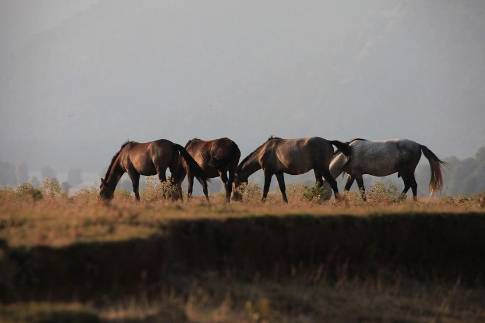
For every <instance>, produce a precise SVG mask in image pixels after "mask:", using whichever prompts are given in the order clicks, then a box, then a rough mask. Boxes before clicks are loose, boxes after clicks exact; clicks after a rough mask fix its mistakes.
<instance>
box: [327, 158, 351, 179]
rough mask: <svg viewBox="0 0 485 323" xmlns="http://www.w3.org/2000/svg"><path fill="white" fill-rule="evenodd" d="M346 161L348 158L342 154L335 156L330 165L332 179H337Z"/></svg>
mask: <svg viewBox="0 0 485 323" xmlns="http://www.w3.org/2000/svg"><path fill="white" fill-rule="evenodd" d="M347 161H348V157H347V156H345V155H344V154H342V153H339V154H337V156H335V157H334V158H333V159H332V162H331V163H330V173H331V174H332V177H333V178H337V177H338V176H339V175H340V174H342V172H343V170H344V166H345V164H346V163H347Z"/></svg>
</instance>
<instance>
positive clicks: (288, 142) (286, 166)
mask: <svg viewBox="0 0 485 323" xmlns="http://www.w3.org/2000/svg"><path fill="white" fill-rule="evenodd" d="M267 149H270V152H271V153H272V152H274V155H275V162H276V165H277V168H279V169H281V170H282V171H284V172H286V173H288V174H294V175H296V174H303V173H306V172H307V171H309V170H310V169H313V168H315V167H316V166H317V165H320V164H324V163H329V162H330V159H331V157H332V154H333V148H332V146H331V144H330V143H329V142H328V141H327V140H326V139H323V138H320V137H308V138H296V139H281V138H276V139H273V140H272V142H268V144H267Z"/></svg>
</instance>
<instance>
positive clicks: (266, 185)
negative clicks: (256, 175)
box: [261, 170, 273, 202]
mask: <svg viewBox="0 0 485 323" xmlns="http://www.w3.org/2000/svg"><path fill="white" fill-rule="evenodd" d="M272 177H273V173H272V172H270V171H268V170H265V171H264V188H263V197H262V198H261V201H262V202H264V201H266V197H267V196H268V192H269V185H270V184H271V178H272Z"/></svg>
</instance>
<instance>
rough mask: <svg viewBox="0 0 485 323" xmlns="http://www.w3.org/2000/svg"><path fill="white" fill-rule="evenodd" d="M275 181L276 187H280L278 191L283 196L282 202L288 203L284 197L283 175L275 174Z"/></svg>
mask: <svg viewBox="0 0 485 323" xmlns="http://www.w3.org/2000/svg"><path fill="white" fill-rule="evenodd" d="M276 179H277V180H278V185H279V186H280V191H281V195H282V196H283V201H285V202H286V203H288V198H287V197H286V186H285V175H284V174H283V173H277V174H276Z"/></svg>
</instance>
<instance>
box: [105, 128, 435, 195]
mask: <svg viewBox="0 0 485 323" xmlns="http://www.w3.org/2000/svg"><path fill="white" fill-rule="evenodd" d="M334 146H335V147H336V150H334ZM421 154H424V156H425V157H426V158H427V159H428V161H429V164H430V167H431V179H430V184H429V186H430V190H431V192H432V193H433V192H434V191H437V190H440V189H441V188H442V185H443V177H442V170H441V166H442V164H444V162H443V161H441V160H440V159H439V158H438V157H437V156H436V155H435V154H434V153H433V152H432V151H431V150H430V149H428V148H427V147H426V146H424V145H421V144H419V143H416V142H414V141H411V140H406V139H405V140H397V139H394V140H385V141H369V140H365V139H361V138H357V139H354V140H352V141H349V142H341V141H337V140H332V141H330V140H326V139H324V138H320V137H309V138H300V139H283V138H279V137H270V138H268V140H266V142H264V143H263V144H262V145H260V146H259V147H258V148H256V149H255V150H254V151H253V152H252V153H250V154H249V155H248V156H247V157H246V158H244V159H243V160H242V161H241V162H239V159H240V157H241V152H240V150H239V148H238V146H237V144H236V143H235V142H234V141H232V140H231V139H229V138H220V139H214V140H201V139H198V138H194V139H192V140H190V141H189V142H187V144H186V145H185V147H182V146H181V145H178V144H176V143H173V142H171V141H169V140H166V139H160V140H156V141H151V142H147V143H138V142H133V141H128V142H126V143H124V144H123V145H122V146H121V148H120V150H119V151H118V152H117V153H116V154H115V155H114V156H113V158H112V160H111V163H110V165H109V167H108V170H107V172H106V175H105V177H104V178H102V179H101V185H100V193H99V194H100V197H101V198H102V199H104V200H110V199H112V198H113V194H114V191H115V188H116V185H117V184H118V182H119V180H120V178H121V176H122V175H123V174H124V173H128V176H129V177H130V179H131V181H132V183H133V191H134V193H135V197H136V199H137V200H139V199H140V194H139V181H140V175H143V176H153V175H158V178H159V180H160V181H161V182H165V181H167V178H166V175H165V173H166V171H167V168H168V169H169V170H170V173H171V176H170V178H169V179H168V181H170V183H171V184H173V185H174V186H175V187H176V191H177V193H178V194H177V197H178V198H181V199H183V194H182V185H181V184H182V181H183V180H184V178H185V177H187V179H188V198H190V197H191V195H192V189H193V184H194V178H196V179H197V181H199V183H200V184H201V185H202V188H203V192H204V195H205V197H206V199H207V201H209V192H208V189H207V180H208V179H210V178H215V177H220V178H221V180H222V182H223V183H224V188H225V191H226V196H225V200H226V202H228V203H229V202H230V200H231V195H232V199H233V200H240V199H241V194H240V193H239V190H235V191H234V193H232V191H233V186H234V187H235V188H236V189H237V188H238V187H239V186H240V185H241V184H243V183H247V182H248V178H249V176H251V175H252V174H253V173H255V172H256V171H258V170H260V169H262V170H263V173H264V187H263V196H262V200H263V201H264V200H265V199H266V197H267V195H268V191H269V187H270V184H271V179H272V177H273V175H276V179H277V181H278V184H279V188H280V191H281V195H282V198H283V200H284V201H285V202H288V198H287V196H286V186H285V179H284V174H285V173H286V174H290V175H299V174H304V173H306V172H308V171H310V170H312V169H313V172H314V174H315V181H316V184H318V185H323V183H324V180H325V181H326V182H327V183H328V184H329V185H330V187H331V188H332V190H333V192H334V195H335V198H336V199H339V198H340V195H339V191H338V187H337V182H336V180H335V178H336V177H337V176H339V175H340V174H341V173H343V172H345V173H347V174H348V175H349V176H348V179H347V183H346V185H345V190H350V188H351V186H352V184H353V182H354V180H355V181H357V185H358V187H359V189H360V191H361V194H362V198H363V199H364V200H365V198H366V196H365V188H364V181H363V178H362V175H364V174H369V175H373V176H387V175H391V174H394V173H398V176H399V177H401V178H402V180H403V182H404V190H403V191H402V197H403V198H405V196H406V194H407V192H408V190H409V189H410V188H411V190H412V192H413V198H414V199H415V200H416V199H417V183H416V179H415V177H414V172H415V169H416V167H417V165H418V163H419V160H420V158H421Z"/></svg>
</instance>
